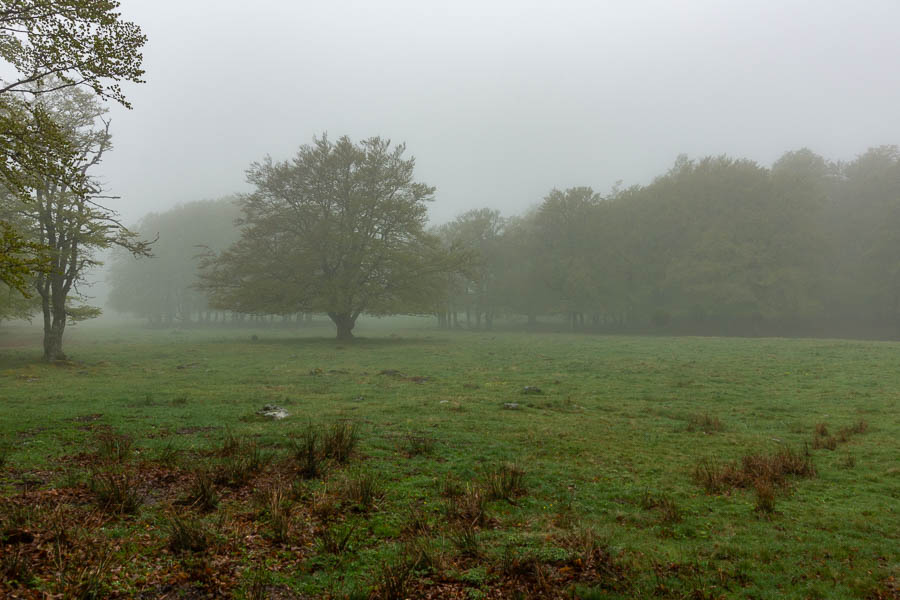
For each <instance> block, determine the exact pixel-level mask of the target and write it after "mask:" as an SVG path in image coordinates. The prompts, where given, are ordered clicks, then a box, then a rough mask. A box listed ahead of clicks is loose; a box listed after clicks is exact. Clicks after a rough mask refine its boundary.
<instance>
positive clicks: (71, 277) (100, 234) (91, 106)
mask: <svg viewBox="0 0 900 600" xmlns="http://www.w3.org/2000/svg"><path fill="white" fill-rule="evenodd" d="M33 102H36V103H40V104H41V105H42V110H45V111H46V112H48V113H49V114H52V115H54V116H55V118H56V122H57V125H58V126H59V127H60V129H61V130H62V131H65V132H66V135H67V136H68V138H69V141H70V143H71V146H72V148H75V149H77V154H76V155H75V156H74V159H73V162H72V167H73V169H72V173H73V177H75V178H77V181H78V182H79V186H83V187H79V188H78V189H73V185H72V184H71V183H70V180H69V179H67V178H63V179H57V178H56V177H50V176H48V177H46V178H45V179H44V180H43V181H42V182H38V183H36V184H34V187H33V189H32V190H31V196H30V197H29V198H28V200H27V201H25V202H22V203H21V204H20V205H19V210H18V215H17V217H18V219H19V221H20V222H22V223H24V227H25V231H26V232H27V233H28V234H29V235H30V239H31V240H33V241H34V242H35V243H37V244H40V246H41V247H42V248H43V249H44V254H45V256H46V258H47V260H48V263H49V264H48V266H47V268H46V269H44V270H41V271H39V272H38V273H37V274H36V275H35V276H34V279H33V285H34V289H35V291H36V292H37V294H38V296H39V297H40V299H41V311H42V313H43V320H44V360H47V361H54V360H61V359H65V354H64V353H63V351H62V340H63V332H64V331H65V328H66V324H67V323H68V322H69V321H70V320H71V321H77V320H80V319H84V318H90V317H92V316H96V315H97V314H99V309H96V308H93V307H88V306H83V305H82V306H74V305H72V304H70V300H71V299H72V298H73V297H78V296H79V293H78V285H79V283H81V282H82V281H83V276H84V274H85V272H86V271H87V270H88V269H89V268H91V267H93V266H98V265H100V264H101V263H100V262H99V260H97V258H96V256H95V253H96V251H97V250H102V249H107V248H110V247H113V246H118V247H122V248H125V249H127V250H129V251H130V252H132V253H134V254H136V255H147V254H149V244H148V243H147V242H143V241H140V240H139V239H138V238H137V236H136V235H135V234H134V233H132V232H131V231H129V230H128V229H127V228H125V227H124V226H123V225H122V224H121V223H120V222H119V220H118V216H117V214H116V213H115V212H114V211H112V210H110V209H109V208H107V207H105V206H104V205H102V204H101V203H100V202H101V201H103V200H105V199H108V198H110V196H105V195H104V194H103V187H102V185H101V183H100V182H99V181H98V180H97V179H96V178H94V177H92V176H90V174H89V171H90V169H91V168H92V167H95V166H96V165H98V164H99V163H100V162H101V160H102V158H103V156H104V154H105V153H106V152H107V151H108V150H109V149H110V147H111V136H110V133H109V121H106V120H104V119H103V116H104V114H105V112H106V109H105V108H103V107H102V106H101V105H100V103H99V101H98V100H97V99H96V97H95V96H94V95H93V94H90V93H89V92H86V91H84V90H81V89H79V88H77V87H63V88H61V89H60V90H58V91H56V92H54V93H53V94H48V95H41V96H38V97H36V98H35V99H34V100H33ZM98 122H99V123H98Z"/></svg>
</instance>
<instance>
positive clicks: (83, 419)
mask: <svg viewBox="0 0 900 600" xmlns="http://www.w3.org/2000/svg"><path fill="white" fill-rule="evenodd" d="M102 417H103V413H92V414H89V415H80V416H77V417H74V418H73V419H72V421H74V422H76V423H93V422H94V421H97V420H99V419H101V418H102Z"/></svg>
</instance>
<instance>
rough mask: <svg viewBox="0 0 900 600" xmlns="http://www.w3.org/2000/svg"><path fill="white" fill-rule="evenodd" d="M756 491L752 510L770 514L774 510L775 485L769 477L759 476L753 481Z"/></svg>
mask: <svg viewBox="0 0 900 600" xmlns="http://www.w3.org/2000/svg"><path fill="white" fill-rule="evenodd" d="M753 489H754V491H755V492H756V505H755V506H754V510H755V511H756V512H758V513H760V514H764V515H770V514H772V513H774V512H775V486H774V485H773V483H772V481H771V480H770V479H764V478H759V479H756V480H754V481H753Z"/></svg>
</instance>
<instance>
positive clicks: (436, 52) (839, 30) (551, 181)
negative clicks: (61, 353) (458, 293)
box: [103, 0, 900, 223]
mask: <svg viewBox="0 0 900 600" xmlns="http://www.w3.org/2000/svg"><path fill="white" fill-rule="evenodd" d="M122 12H123V15H124V17H125V18H127V19H129V20H132V21H134V22H136V23H137V24H139V25H140V26H141V27H142V28H143V30H144V32H145V33H146V34H147V36H148V38H149V41H148V44H147V46H146V49H145V52H144V66H145V68H146V71H147V74H146V80H147V82H146V83H145V84H143V85H134V86H128V87H127V88H126V89H127V93H128V96H129V98H130V100H131V101H132V103H133V105H134V109H133V110H131V111H127V110H124V109H121V108H118V107H115V106H112V107H111V115H112V121H113V122H112V130H113V134H114V143H115V151H114V152H113V153H111V154H109V155H108V158H107V159H106V162H105V164H104V165H103V174H104V178H105V180H106V181H107V183H108V186H109V189H110V191H112V192H115V193H117V194H119V195H121V196H122V197H123V198H122V200H121V201H120V202H119V203H118V204H117V208H118V209H119V210H120V212H121V213H122V214H123V215H124V217H125V220H126V221H127V222H129V223H133V222H135V221H136V220H137V219H139V218H140V217H141V216H142V215H144V214H145V213H146V212H148V211H151V210H163V209H166V208H168V207H170V206H173V205H174V204H177V203H179V202H186V201H191V200H200V199H204V198H214V197H218V196H222V195H225V194H229V193H233V192H240V191H247V190H248V187H247V184H246V183H245V181H244V171H245V169H246V168H247V166H248V165H249V164H250V163H251V162H253V161H255V160H259V159H261V158H262V157H264V156H265V155H266V154H270V155H272V156H273V157H274V158H276V159H285V158H289V157H290V156H292V155H293V154H294V152H295V151H296V149H297V148H298V147H299V146H300V145H302V144H305V143H309V142H310V141H311V139H312V137H313V136H314V135H319V134H322V133H323V132H327V133H328V134H329V135H331V136H333V137H338V136H340V135H344V134H347V135H349V136H351V137H352V138H353V139H354V140H357V139H360V138H363V137H368V136H372V135H381V136H384V137H389V138H391V139H392V140H394V141H398V142H399V141H405V142H406V143H407V148H408V153H409V154H412V155H414V156H415V157H416V160H417V176H418V179H419V180H421V181H423V182H425V183H428V184H430V185H434V186H436V187H437V195H436V198H437V199H436V201H435V202H434V204H433V205H432V207H431V215H432V220H433V221H434V222H443V221H446V220H449V219H452V218H453V217H454V216H456V215H457V214H459V213H461V212H463V211H465V210H468V209H470V208H478V207H483V206H490V207H495V208H499V209H500V210H501V211H502V212H503V213H504V214H505V215H511V214H517V213H521V212H523V211H524V210H526V209H527V208H529V207H530V206H533V205H535V204H536V203H538V202H539V201H540V199H541V197H542V196H544V195H545V194H546V193H547V192H548V191H549V190H550V189H551V188H553V187H560V188H565V187H571V186H576V185H590V186H593V187H594V189H595V190H597V191H600V192H601V193H602V192H606V191H608V190H609V188H610V187H611V186H612V185H613V184H614V183H615V182H616V181H617V180H623V182H624V184H625V185H631V184H635V183H641V184H642V183H647V182H649V181H650V180H651V179H652V178H653V177H654V176H656V175H659V174H661V173H663V172H665V171H666V170H667V169H668V168H669V167H670V166H671V165H672V163H673V162H674V160H675V158H676V156H677V155H678V154H680V153H687V154H688V155H690V156H691V157H702V156H706V155H711V154H712V155H717V154H729V155H732V156H735V157H745V158H751V159H754V160H756V161H758V162H760V163H762V164H765V165H769V164H771V163H772V162H773V161H774V160H775V159H777V158H778V156H780V155H781V154H782V153H783V152H785V151H787V150H794V149H798V148H801V147H804V146H805V147H809V148H811V149H813V150H815V151H816V152H819V153H820V154H823V155H824V156H826V157H827V158H830V159H852V158H853V157H854V156H856V155H857V154H859V153H861V152H863V151H865V150H866V148H868V147H870V146H875V145H881V144H900V41H898V40H900V36H898V33H897V31H898V29H897V26H898V24H900V2H898V1H897V0H885V1H879V0H864V1H860V0H856V1H840V2H839V1H828V0H815V1H799V0H778V1H762V0H754V1H747V2H743V1H737V0H734V1H732V0H728V1H726V0H722V1H711V0H710V1H705V0H691V1H688V0H674V1H673V0H666V1H658V2H649V1H647V2H644V1H639V0H634V1H627V2H626V1H625V0H621V1H612V0H610V1H605V2H604V1H599V0H598V1H595V2H563V1H555V2H549V1H546V0H543V1H540V2H530V1H526V0H514V1H490V0H480V1H468V0H453V1H452V2H437V1H431V0H418V1H413V0H410V1H399V0H397V1H379V0H360V1H343V0H327V1H326V0H322V1H318V2H312V1H296V2H295V1H289V0H255V1H254V2H247V1H246V0H178V1H175V0H124V2H123V7H122Z"/></svg>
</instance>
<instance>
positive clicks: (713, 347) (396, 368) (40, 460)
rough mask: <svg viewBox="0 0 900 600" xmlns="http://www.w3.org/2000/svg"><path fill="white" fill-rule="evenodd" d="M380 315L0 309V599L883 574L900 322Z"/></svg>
mask: <svg viewBox="0 0 900 600" xmlns="http://www.w3.org/2000/svg"><path fill="white" fill-rule="evenodd" d="M251 333H253V334H255V335H257V336H258V340H256V341H251V339H250V335H251ZM313 333H316V332H315V331H314V332H313ZM320 333H321V334H322V335H326V334H327V332H320ZM396 333H397V334H398V335H396V336H395V337H390V336H388V335H384V336H372V337H369V338H365V339H360V340H358V341H357V342H355V343H353V344H341V343H336V342H334V341H333V340H330V339H325V338H316V337H298V336H297V333H296V332H279V331H275V330H258V331H253V332H248V331H215V330H208V331H197V332H178V331H171V330H166V331H148V330H141V329H123V330H113V329H102V328H96V327H95V328H93V329H91V326H90V325H80V326H79V327H78V328H75V329H74V330H73V335H72V337H71V338H70V339H69V347H68V348H67V351H68V353H69V354H71V356H73V357H74V360H75V362H73V363H71V364H62V365H44V364H42V363H40V362H38V361H37V360H36V358H37V357H38V356H39V354H40V352H39V343H33V344H32V343H31V342H28V344H31V345H28V344H26V345H21V346H19V345H17V346H12V345H9V344H8V345H6V346H4V341H5V340H7V341H9V340H11V339H12V336H14V335H24V334H21V332H18V333H17V332H15V331H12V332H10V330H0V390H2V391H0V397H2V401H0V455H2V457H3V458H2V460H0V540H7V542H3V541H0V544H3V545H2V548H0V550H2V554H3V561H4V562H3V564H2V565H0V568H2V570H3V571H4V572H5V574H7V576H6V577H0V596H13V595H16V594H18V595H23V596H28V595H33V596H36V595H40V594H41V593H44V592H46V593H47V594H50V595H56V596H59V597H77V595H78V594H80V593H81V592H79V590H83V591H84V596H85V597H89V596H90V595H91V594H95V595H96V594H98V593H99V594H100V595H101V596H104V597H114V598H128V597H155V596H154V594H155V595H156V596H162V595H164V594H169V595H170V596H172V597H177V596H179V595H180V596H183V597H190V596H191V594H195V593H200V592H202V593H204V594H206V595H210V596H230V595H239V594H244V595H245V596H247V597H250V596H252V595H253V594H256V596H257V597H266V596H267V595H268V596H271V597H276V596H278V594H281V595H283V596H285V597H290V594H293V595H294V596H299V597H325V598H329V597H333V598H341V597H360V598H362V597H373V598H378V597H391V596H392V595H393V596H395V597H396V595H397V594H400V595H405V597H422V596H431V597H446V598H475V597H504V598H507V597H508V598H515V597H523V598H529V597H546V598H566V597H569V598H572V597H578V598H591V597H597V598H600V597H606V598H631V597H662V598H685V597H696V598H713V597H715V598H719V597H725V598H739V597H756V598H796V599H801V598H867V597H871V598H878V597H882V598H889V597H891V595H890V594H892V593H895V588H892V587H891V586H893V585H894V584H893V583H892V581H896V580H897V578H898V577H900V572H898V566H897V564H898V562H897V551H896V548H897V547H900V534H898V532H900V516H898V513H897V511H896V506H895V505H896V502H897V498H898V489H900V488H898V481H900V470H898V467H897V464H896V439H897V437H898V435H900V416H898V415H900V410H898V408H900V407H898V399H900V392H898V391H897V390H900V372H898V371H897V370H896V368H895V365H896V364H897V362H898V359H900V344H894V343H883V342H881V343H874V342H855V341H836V340H780V339H719V338H641V337H591V336H582V335H569V334H558V335H550V334H543V335H535V334H518V333H491V334H484V335H481V334H474V333H470V332H436V331H415V330H398V331H397V332H396ZM26 341H27V340H26ZM37 342H39V340H38V341H37ZM185 364H192V365H196V366H193V367H192V368H181V369H179V368H178V367H179V365H185ZM382 372H396V373H399V374H401V375H379V373H382ZM526 386H530V387H532V388H539V389H540V390H541V393H540V394H533V395H528V394H525V395H523V394H524V392H523V390H524V389H525V388H526ZM510 402H512V403H518V404H519V410H505V409H504V408H503V405H504V403H510ZM264 404H277V405H279V406H283V407H285V408H286V409H287V410H288V412H290V413H291V416H290V417H288V418H287V419H285V420H282V421H267V420H263V419H260V418H258V417H256V416H255V412H256V410H258V409H259V408H260V407H261V406H263V405H264ZM831 439H833V440H834V441H833V442H832V441H829V440H831ZM816 440H819V441H818V442H817V441H816ZM832 444H833V445H834V450H833V451H832V450H830V449H829V446H831V445H832ZM51 514H55V515H57V516H56V517H54V518H53V519H51V518H50V515H51ZM173 515H178V518H179V519H181V521H180V525H179V527H180V528H181V530H180V531H179V533H178V536H177V537H178V538H179V540H180V541H176V542H173V541H172V539H173V538H174V537H176V536H175V535H174V531H175V529H174V527H175V526H174V525H173V518H174V517H173ZM54 521H55V522H57V523H59V522H62V523H72V524H77V525H78V527H77V530H72V531H71V532H69V534H68V536H60V535H59V534H58V533H54V529H58V526H57V525H54V524H53V523H54ZM213 524H214V526H213ZM194 525H196V526H197V527H198V528H199V529H200V531H199V532H198V531H194V530H193V529H192V527H193V526H194ZM213 530H214V531H215V538H214V543H213V541H212V540H213V538H207V543H206V544H205V547H204V544H203V543H201V542H200V541H196V542H195V540H202V539H203V534H204V531H205V532H206V533H209V532H210V531H213ZM55 538H60V541H58V542H57V541H54V539H55ZM9 540H12V541H11V542H9ZM170 544H172V545H170ZM57 547H58V548H59V549H58V551H57V549H56V548H57ZM195 548H196V549H197V550H195ZM201 548H204V549H201ZM295 549H302V550H295ZM61 564H67V565H70V566H69V567H68V568H67V570H66V571H65V573H67V574H66V575H65V576H62V575H59V574H60V573H62V572H63V571H62V570H61V569H60V567H59V565H61ZM110 565H114V566H115V569H114V570H113V569H112V568H111V567H110ZM113 571H114V572H113ZM254 573H257V574H258V573H264V574H265V577H264V578H261V577H262V576H260V577H258V578H256V579H254V577H257V576H256V575H253V574H254ZM9 574H12V576H11V577H10V576H8V575H9ZM179 574H180V575H179ZM188 575H189V576H190V577H191V578H192V579H193V580H195V583H190V582H189V581H188V580H185V579H184V577H185V576H188ZM179 577H182V579H179ZM892 578H893V579H892ZM13 580H15V582H13ZM172 582H176V583H174V584H173V583H172ZM177 582H183V583H177ZM173 585H174V586H175V587H174V588H173V587H171V586H173ZM166 586H169V587H166ZM179 586H181V587H179ZM16 590H17V591H16ZM91 590H100V592H95V591H91ZM198 590H199V591H198ZM254 590H255V591H254ZM288 592H290V594H289V593H288Z"/></svg>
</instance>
